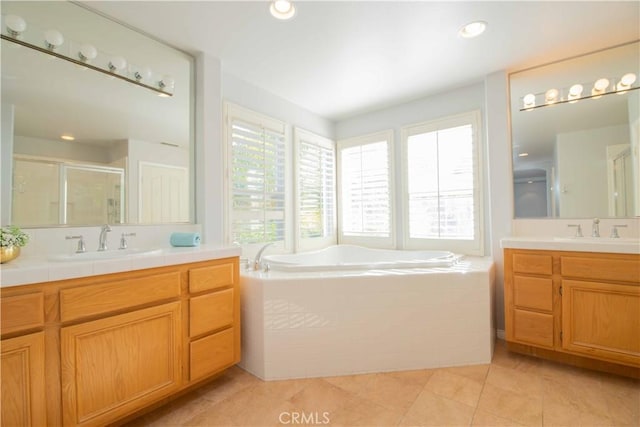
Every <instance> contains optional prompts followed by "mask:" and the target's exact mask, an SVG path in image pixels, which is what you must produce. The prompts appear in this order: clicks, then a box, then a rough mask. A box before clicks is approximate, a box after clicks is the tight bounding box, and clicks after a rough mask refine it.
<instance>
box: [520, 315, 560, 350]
mask: <svg viewBox="0 0 640 427" xmlns="http://www.w3.org/2000/svg"><path fill="white" fill-rule="evenodd" d="M513 331H514V338H515V339H516V340H517V341H520V342H525V343H528V344H536V345H540V346H544V347H550V348H551V347H553V315H551V314H543V313H536V312H533V311H526V310H518V309H515V310H513Z"/></svg>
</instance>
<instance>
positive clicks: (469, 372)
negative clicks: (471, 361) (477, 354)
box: [442, 365, 491, 384]
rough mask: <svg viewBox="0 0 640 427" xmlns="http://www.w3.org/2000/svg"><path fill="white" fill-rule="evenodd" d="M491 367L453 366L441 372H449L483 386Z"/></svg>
mask: <svg viewBox="0 0 640 427" xmlns="http://www.w3.org/2000/svg"><path fill="white" fill-rule="evenodd" d="M490 366H491V365H469V366H455V367H452V368H442V369H443V370H445V371H447V372H450V373H452V374H455V375H460V376H461V377H465V378H469V379H470V380H474V381H477V382H479V383H480V384H483V383H484V381H485V380H486V379H487V373H488V372H489V367H490Z"/></svg>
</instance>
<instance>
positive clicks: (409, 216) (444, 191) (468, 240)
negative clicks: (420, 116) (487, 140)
mask: <svg viewBox="0 0 640 427" xmlns="http://www.w3.org/2000/svg"><path fill="white" fill-rule="evenodd" d="M479 123H480V115H479V112H471V113H466V114H461V115H458V116H454V117H449V118H445V119H439V120H435V121H431V122H427V123H421V124H417V125H412V126H408V127H405V128H403V129H402V139H403V149H404V162H405V168H404V169H405V183H406V193H405V194H406V198H405V200H404V204H405V209H404V212H405V219H406V221H405V224H406V226H405V227H406V228H405V246H407V247H408V248H413V249H415V248H425V247H434V248H435V247H438V248H440V249H442V248H443V247H447V248H450V249H451V250H455V251H460V252H463V253H468V254H482V242H483V239H482V235H481V232H480V223H481V206H480V184H479V183H480V179H479V177H480V171H479V169H480V166H479V165H480V162H479V156H480V151H479V149H478V146H479V143H478V135H479ZM444 240H446V241H448V242H447V243H446V244H443V241H444Z"/></svg>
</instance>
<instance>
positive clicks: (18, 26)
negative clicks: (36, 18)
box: [4, 15, 27, 38]
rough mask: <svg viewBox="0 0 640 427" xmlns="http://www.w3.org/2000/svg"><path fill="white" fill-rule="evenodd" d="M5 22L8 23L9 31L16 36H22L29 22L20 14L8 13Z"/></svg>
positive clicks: (12, 35)
mask: <svg viewBox="0 0 640 427" xmlns="http://www.w3.org/2000/svg"><path fill="white" fill-rule="evenodd" d="M4 22H5V24H6V25H7V32H8V33H9V35H10V36H11V37H14V38H17V37H18V36H20V34H21V33H23V32H24V30H26V29H27V22H26V21H25V20H24V19H22V17H21V16H18V15H7V17H6V18H5V19H4Z"/></svg>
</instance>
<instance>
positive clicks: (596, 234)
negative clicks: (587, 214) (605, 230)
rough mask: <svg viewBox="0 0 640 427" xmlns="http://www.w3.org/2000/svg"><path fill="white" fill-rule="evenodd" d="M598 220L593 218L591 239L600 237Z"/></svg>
mask: <svg viewBox="0 0 640 427" xmlns="http://www.w3.org/2000/svg"><path fill="white" fill-rule="evenodd" d="M598 224H600V220H599V219H598V218H593V225H592V226H591V237H600V226H599V225H598Z"/></svg>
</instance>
